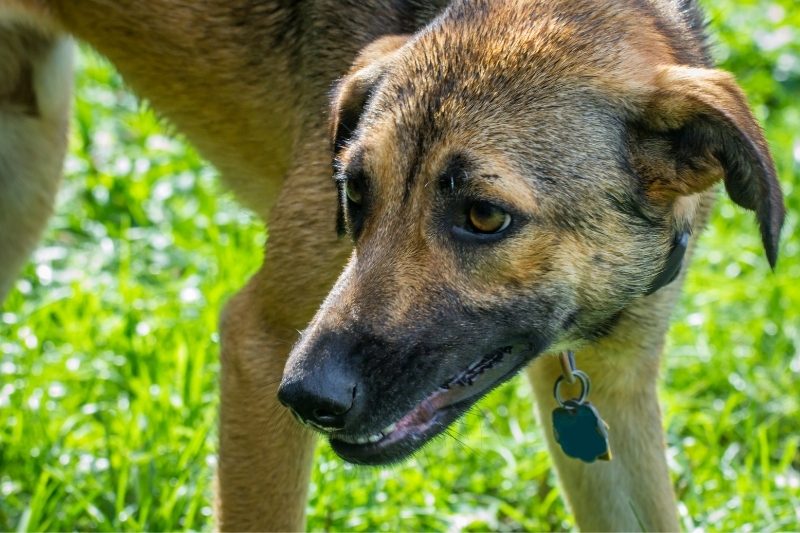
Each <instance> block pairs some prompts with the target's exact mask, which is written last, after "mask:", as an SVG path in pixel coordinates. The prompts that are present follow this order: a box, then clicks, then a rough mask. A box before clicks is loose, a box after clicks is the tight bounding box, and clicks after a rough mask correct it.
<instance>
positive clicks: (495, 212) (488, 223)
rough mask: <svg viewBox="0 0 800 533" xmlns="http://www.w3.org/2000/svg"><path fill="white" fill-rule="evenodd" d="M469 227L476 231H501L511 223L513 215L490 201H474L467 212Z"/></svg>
mask: <svg viewBox="0 0 800 533" xmlns="http://www.w3.org/2000/svg"><path fill="white" fill-rule="evenodd" d="M467 221H468V222H469V228H468V229H470V230H471V231H473V232H475V233H500V232H501V231H503V230H505V229H506V228H508V226H509V225H510V224H511V215H509V214H508V213H506V212H505V211H503V210H502V209H501V208H499V207H497V206H496V205H494V204H491V203H489V202H483V201H479V202H474V203H472V204H471V205H470V206H469V211H468V212H467Z"/></svg>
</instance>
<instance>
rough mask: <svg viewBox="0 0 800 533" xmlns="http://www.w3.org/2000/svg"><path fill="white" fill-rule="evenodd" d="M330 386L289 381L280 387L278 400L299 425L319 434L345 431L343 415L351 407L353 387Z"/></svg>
mask: <svg viewBox="0 0 800 533" xmlns="http://www.w3.org/2000/svg"><path fill="white" fill-rule="evenodd" d="M334 385H335V384H332V383H325V384H324V385H323V386H320V384H319V383H314V382H308V381H305V380H298V381H292V382H288V383H285V384H282V385H281V387H280V389H279V391H278V399H279V400H280V402H281V403H282V404H284V405H285V406H286V407H288V408H289V409H290V410H291V411H292V414H294V415H295V417H296V418H298V420H300V422H301V423H304V424H309V425H312V426H315V427H316V428H318V429H321V430H323V431H338V430H342V429H344V428H345V425H346V415H347V413H349V412H350V410H351V409H352V408H353V406H354V404H355V399H356V387H355V385H345V386H344V387H342V386H339V387H336V386H334Z"/></svg>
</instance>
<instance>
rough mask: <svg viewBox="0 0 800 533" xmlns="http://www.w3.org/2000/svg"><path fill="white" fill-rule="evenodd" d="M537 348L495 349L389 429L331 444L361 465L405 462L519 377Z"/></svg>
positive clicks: (338, 436)
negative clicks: (493, 393)
mask: <svg viewBox="0 0 800 533" xmlns="http://www.w3.org/2000/svg"><path fill="white" fill-rule="evenodd" d="M537 348H538V347H537ZM537 348H535V347H534V346H533V345H530V344H528V345H524V346H516V345H515V346H506V347H503V348H500V349H497V350H494V351H493V352H491V353H489V354H488V355H486V356H484V357H482V358H481V359H479V360H477V361H475V362H474V363H473V364H471V365H470V366H469V367H468V368H467V369H466V370H464V371H463V372H461V373H460V374H458V375H457V376H455V377H453V378H452V379H450V380H448V381H447V382H446V383H443V384H442V385H441V386H440V387H439V388H437V389H436V390H434V391H433V392H431V393H430V394H429V395H428V396H426V397H425V398H424V399H423V400H422V401H421V402H419V403H417V404H416V405H415V406H414V407H413V408H412V409H411V410H410V411H408V412H406V413H405V414H404V415H402V416H401V417H400V418H399V419H397V420H396V421H395V422H393V423H391V424H389V425H388V426H387V427H386V428H384V429H383V430H381V431H379V432H377V433H374V434H372V435H350V434H344V433H332V434H330V435H329V440H330V444H331V447H332V448H333V451H334V452H336V454H337V455H339V456H340V457H341V458H342V459H344V460H346V461H348V462H351V463H355V464H362V465H382V464H390V463H396V462H399V461H402V460H403V459H405V458H407V457H408V456H409V455H411V454H413V453H414V452H415V451H417V450H419V449H420V448H421V447H422V446H423V445H425V444H426V443H427V442H428V441H430V440H431V439H432V438H433V437H435V436H436V435H438V434H439V433H441V432H442V431H444V430H445V429H447V426H449V425H450V424H451V423H452V422H454V421H455V420H456V419H458V418H459V417H460V416H461V415H462V414H464V412H466V411H467V410H468V409H469V408H470V407H471V406H472V405H473V404H475V402H477V401H478V400H479V399H481V398H482V397H483V396H485V395H486V394H487V393H488V392H490V391H491V390H493V389H494V388H496V387H497V386H498V385H500V384H501V383H503V382H505V381H507V380H508V379H510V378H511V377H512V376H514V375H515V374H516V373H517V372H518V371H519V370H520V369H522V368H523V367H524V366H525V365H527V364H528V363H529V362H530V361H531V360H532V359H533V358H534V357H535V356H536V355H538V354H539V353H541V349H540V348H538V349H537Z"/></svg>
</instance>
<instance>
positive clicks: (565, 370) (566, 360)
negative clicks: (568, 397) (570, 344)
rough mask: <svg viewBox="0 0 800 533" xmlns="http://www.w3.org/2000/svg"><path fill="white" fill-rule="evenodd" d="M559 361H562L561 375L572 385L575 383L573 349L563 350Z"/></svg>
mask: <svg viewBox="0 0 800 533" xmlns="http://www.w3.org/2000/svg"><path fill="white" fill-rule="evenodd" d="M558 362H559V363H561V375H563V376H564V378H565V379H566V380H567V383H569V384H570V385H572V384H573V383H575V375H574V372H575V370H577V369H576V368H575V353H574V352H573V351H572V350H569V351H566V352H561V354H560V355H559V356H558Z"/></svg>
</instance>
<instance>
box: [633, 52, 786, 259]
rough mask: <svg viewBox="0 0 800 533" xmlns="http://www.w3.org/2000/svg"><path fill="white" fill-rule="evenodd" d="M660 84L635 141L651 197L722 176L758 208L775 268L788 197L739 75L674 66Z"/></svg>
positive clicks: (690, 189) (732, 192)
mask: <svg viewBox="0 0 800 533" xmlns="http://www.w3.org/2000/svg"><path fill="white" fill-rule="evenodd" d="M655 85H656V88H655V90H654V91H652V93H651V94H650V96H649V98H648V101H647V102H646V104H645V106H644V113H643V116H642V117H641V118H640V122H641V124H639V125H638V129H637V128H636V127H635V128H634V134H633V142H632V147H631V148H632V150H631V151H632V161H633V164H634V166H635V167H636V169H637V171H638V172H639V174H640V175H641V176H642V177H643V179H644V180H645V187H646V189H647V194H648V196H649V197H650V198H651V199H652V200H655V201H658V200H661V201H670V200H673V199H675V198H676V197H678V196H682V195H688V194H693V193H696V192H701V191H703V190H705V189H707V188H709V187H710V186H712V185H713V184H714V183H716V182H717V181H718V180H719V179H723V180H724V182H725V189H726V190H727V191H728V195H729V196H730V197H731V199H732V200H733V201H734V202H736V203H737V204H739V205H740V206H742V207H744V208H746V209H750V210H753V211H755V212H756V218H757V219H758V223H759V226H760V228H761V240H762V242H763V244H764V249H765V251H766V254H767V259H768V260H769V263H770V265H771V266H772V267H773V268H774V267H775V263H776V261H777V258H778V239H779V236H780V231H781V226H782V225H783V218H784V212H785V210H784V206H783V197H782V195H781V190H780V185H779V183H778V180H777V178H776V175H775V165H774V164H773V162H772V157H771V156H770V153H769V149H768V148H767V143H766V141H765V139H764V135H763V133H762V131H761V128H760V127H759V125H758V123H757V122H756V120H755V118H754V117H753V115H752V113H751V112H750V109H749V108H748V105H747V100H746V99H745V96H744V94H743V93H742V91H741V89H740V88H739V87H738V85H737V84H736V82H735V81H734V79H733V76H731V75H730V74H728V73H726V72H723V71H720V70H712V69H702V68H692V67H685V66H672V65H671V66H665V67H662V68H661V69H660V70H659V72H658V74H657V76H656V78H655Z"/></svg>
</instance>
